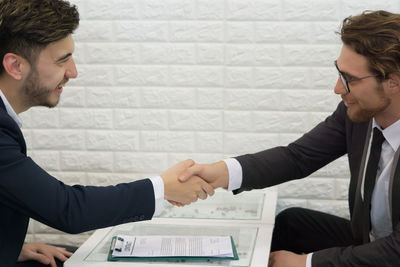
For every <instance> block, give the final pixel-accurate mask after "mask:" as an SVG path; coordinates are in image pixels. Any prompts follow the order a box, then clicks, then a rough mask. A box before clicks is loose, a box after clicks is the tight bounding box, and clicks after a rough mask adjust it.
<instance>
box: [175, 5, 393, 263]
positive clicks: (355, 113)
mask: <svg viewBox="0 0 400 267" xmlns="http://www.w3.org/2000/svg"><path fill="white" fill-rule="evenodd" d="M340 35H341V39H342V41H343V46H342V50H341V53H340V55H339V58H338V59H337V61H335V62H334V63H335V67H336V68H337V70H338V72H339V78H338V80H337V83H336V86H335V89H334V91H335V93H336V94H339V95H340V96H341V97H342V100H343V101H342V102H341V103H340V104H339V105H338V107H337V109H336V111H335V112H333V114H332V115H331V116H329V117H328V118H327V119H326V120H325V121H323V122H321V123H320V124H318V125H317V126H316V127H315V128H314V129H312V130H311V131H310V132H308V133H306V134H305V135H304V136H302V137H301V138H299V139H298V140H296V141H295V142H293V143H291V144H289V145H288V146H286V147H276V148H272V149H268V150H265V151H262V152H259V153H255V154H249V155H243V156H239V157H236V158H235V159H227V160H225V161H221V162H217V163H214V164H205V165H194V166H193V167H191V168H189V169H188V170H187V171H186V172H185V173H184V174H183V175H182V176H181V177H180V180H181V181H185V180H186V179H187V178H189V177H191V175H199V176H201V177H203V178H204V179H206V180H207V181H208V182H210V183H211V184H212V185H213V186H214V187H215V188H216V187H223V188H227V189H228V190H233V192H234V193H235V194H236V193H240V192H242V191H245V190H251V189H257V188H265V187H268V186H272V185H276V184H279V183H283V182H285V181H289V180H293V179H299V178H303V177H306V176H308V175H310V174H311V173H313V172H315V171H316V170H318V169H320V168H322V167H323V166H325V165H326V164H328V163H329V162H331V161H333V160H335V159H337V158H339V157H341V156H343V155H345V154H347V156H348V160H349V166H350V172H351V179H350V187H349V208H350V215H351V220H346V219H343V218H339V217H336V216H333V215H329V214H325V213H322V212H317V211H312V210H308V209H302V208H291V209H287V210H285V211H283V212H281V213H280V214H279V215H278V216H277V218H276V220H275V228H274V233H273V238H272V244H271V251H272V252H271V254H270V259H269V266H270V267H306V266H307V267H311V266H312V267H319V266H321V267H326V266H341V267H343V266H379V267H383V266H400V224H399V218H400V163H399V160H398V159H399V152H400V151H399V145H400V15H399V14H392V13H389V12H385V11H375V12H364V13H363V14H361V15H358V16H354V17H349V18H346V19H345V20H344V21H343V26H342V29H341V32H340Z"/></svg>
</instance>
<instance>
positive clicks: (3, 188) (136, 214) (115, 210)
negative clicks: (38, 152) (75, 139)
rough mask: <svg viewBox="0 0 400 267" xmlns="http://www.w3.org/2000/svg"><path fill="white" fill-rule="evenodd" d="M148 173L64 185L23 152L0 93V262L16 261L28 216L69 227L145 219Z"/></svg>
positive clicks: (149, 209) (149, 199) (150, 193)
mask: <svg viewBox="0 0 400 267" xmlns="http://www.w3.org/2000/svg"><path fill="white" fill-rule="evenodd" d="M154 207H155V203H154V190H153V185H152V183H151V181H150V180H149V179H144V180H140V181H136V182H131V183H124V184H119V185H116V186H107V187H94V186H80V185H75V186H68V185H65V184H64V183H62V182H61V181H58V180H57V179H56V178H54V177H52V176H51V175H49V174H48V173H47V172H46V171H44V170H43V169H41V168H40V167H39V166H38V165H36V164H35V162H34V161H33V160H32V159H31V158H29V157H27V156H26V146H25V141H24V137H23V135H22V132H21V130H20V129H19V127H18V125H17V124H16V123H15V121H14V120H13V119H12V118H11V117H10V116H9V115H8V114H7V112H6V109H5V107H4V104H3V102H2V101H1V98H0V214H1V215H0V266H1V267H10V266H14V265H15V264H16V261H17V258H18V256H19V253H20V250H21V247H22V245H23V242H24V239H25V235H26V230H27V226H28V221H29V218H33V219H35V220H37V221H40V222H42V223H44V224H46V225H48V226H50V227H53V228H56V229H58V230H61V231H64V232H67V233H80V232H84V231H88V230H93V229H97V228H102V227H107V226H112V225H117V224H121V223H127V222H133V221H140V220H148V219H151V218H152V216H153V213H154Z"/></svg>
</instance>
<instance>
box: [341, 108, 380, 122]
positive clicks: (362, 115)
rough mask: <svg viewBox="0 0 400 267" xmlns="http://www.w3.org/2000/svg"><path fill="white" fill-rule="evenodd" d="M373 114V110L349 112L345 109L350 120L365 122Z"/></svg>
mask: <svg viewBox="0 0 400 267" xmlns="http://www.w3.org/2000/svg"><path fill="white" fill-rule="evenodd" d="M374 115H375V113H374V112H368V111H358V112H349V110H348V111H347V116H348V117H349V119H350V120H351V121H352V122H366V121H369V120H370V119H371V118H373V117H374Z"/></svg>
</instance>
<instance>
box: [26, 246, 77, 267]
mask: <svg viewBox="0 0 400 267" xmlns="http://www.w3.org/2000/svg"><path fill="white" fill-rule="evenodd" d="M71 256H72V253H71V252H68V251H67V250H66V249H65V248H60V247H55V246H50V245H46V244H44V243H41V242H34V243H28V244H24V245H23V246H22V250H21V253H20V254H19V257H18V262H22V261H29V260H34V261H38V262H40V263H42V264H44V265H51V267H57V264H56V261H55V259H54V258H57V259H59V260H60V261H62V262H64V261H66V260H67V259H68V258H69V257H71Z"/></svg>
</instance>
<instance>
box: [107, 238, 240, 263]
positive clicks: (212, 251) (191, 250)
mask: <svg viewBox="0 0 400 267" xmlns="http://www.w3.org/2000/svg"><path fill="white" fill-rule="evenodd" d="M146 259H152V260H153V259H197V260H198V259H215V260H222V259H229V260H237V259H239V258H238V255H237V252H236V248H235V244H234V242H233V239H232V237H230V236H156V235H154V236H128V235H118V236H115V237H114V238H113V240H112V244H111V248H110V254H109V257H108V260H110V261H117V260H119V261H121V260H125V261H129V260H146Z"/></svg>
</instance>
